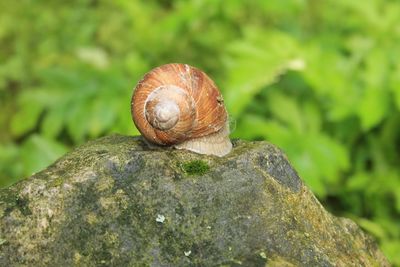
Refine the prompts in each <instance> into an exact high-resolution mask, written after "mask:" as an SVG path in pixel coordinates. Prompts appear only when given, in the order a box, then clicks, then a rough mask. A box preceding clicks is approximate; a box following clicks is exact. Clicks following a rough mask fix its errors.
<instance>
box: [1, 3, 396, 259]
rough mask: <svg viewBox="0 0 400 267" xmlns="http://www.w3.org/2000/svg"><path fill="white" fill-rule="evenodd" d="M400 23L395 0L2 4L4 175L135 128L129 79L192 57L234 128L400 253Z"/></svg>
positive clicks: (25, 172) (27, 171) (15, 175)
mask: <svg viewBox="0 0 400 267" xmlns="http://www.w3.org/2000/svg"><path fill="white" fill-rule="evenodd" d="M399 25H400V5H399V3H398V1H395V0H368V1H355V0H354V1H349V0H327V1H316V0H308V1H298V0H285V1H281V0H274V1H261V0H260V1H255V0H250V1H242V0H231V1H222V0H204V1H186V0H185V1H184V0H182V1H161V0H158V1H157V0H149V1H144V0H143V1H128V0H125V1H124V0H117V1H88V0H79V1H77V0H76V1H68V3H67V2H60V1H48V0H47V1H29V0H21V1H1V2H0V62H1V64H0V129H1V131H0V185H1V186H6V185H9V184H11V183H13V182H15V181H16V180H17V179H20V178H21V177H26V176H29V175H31V174H32V173H33V172H36V171H38V170H40V169H42V168H44V167H45V166H47V165H48V164H50V163H51V162H52V161H54V160H55V159H56V158H58V157H59V156H60V155H62V154H64V153H65V152H66V151H68V150H70V149H71V148H72V147H76V146H77V145H78V144H81V143H83V142H84V141H86V140H88V139H91V138H95V137H98V136H102V135H107V134H110V133H122V134H130V135H134V134H138V132H137V131H136V130H135V129H134V126H133V124H132V122H131V118H130V111H129V108H130V97H131V93H132V92H131V90H132V88H133V87H134V85H135V84H136V82H137V81H138V79H139V78H140V77H141V76H142V75H143V74H144V73H145V72H147V71H148V70H149V69H151V68H153V67H155V66H158V65H161V64H164V63H169V62H184V63H189V64H191V65H194V66H196V67H199V68H201V69H204V70H205V71H206V72H207V73H208V74H209V75H210V76H211V77H213V79H214V80H215V81H216V83H217V85H218V86H219V87H220V88H221V90H222V91H223V94H224V97H225V103H226V105H227V107H228V110H229V112H230V114H231V118H232V121H234V122H235V124H236V129H235V130H234V131H233V133H232V136H233V137H239V138H243V139H249V140H254V139H258V140H259V139H265V140H268V141H270V142H272V143H274V144H276V145H278V146H279V147H280V148H282V149H283V150H284V151H285V152H286V154H287V155H288V157H289V159H290V160H291V162H293V164H294V166H295V168H296V170H298V172H299V175H300V176H301V177H302V179H304V180H305V182H306V183H307V184H308V185H309V186H310V187H311V189H312V190H313V192H314V193H315V194H316V195H317V196H318V197H319V199H320V200H321V201H322V202H323V203H324V205H325V206H326V207H328V208H329V209H330V210H332V211H333V212H334V213H335V214H337V215H341V216H346V217H351V218H352V219H354V220H355V221H356V222H357V223H358V224H359V225H361V226H362V227H363V228H364V229H366V230H367V231H368V232H370V233H372V234H373V235H374V236H375V237H376V238H377V239H378V240H379V242H380V244H381V247H382V249H383V251H384V252H385V253H386V255H387V256H388V257H389V258H390V259H391V261H392V262H393V263H396V264H400V254H399V253H398V251H400V167H399V166H400V112H399V110H400V78H399V77H400V64H399V63H398V62H399V58H400V30H399ZM0 238H1V237H0Z"/></svg>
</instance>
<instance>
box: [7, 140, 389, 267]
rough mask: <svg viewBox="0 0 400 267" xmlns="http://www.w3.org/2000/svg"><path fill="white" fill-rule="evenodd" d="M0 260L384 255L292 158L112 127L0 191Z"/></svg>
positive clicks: (288, 262) (266, 149)
mask: <svg viewBox="0 0 400 267" xmlns="http://www.w3.org/2000/svg"><path fill="white" fill-rule="evenodd" d="M0 266H326V267H328V266H389V264H388V263H387V261H386V259H385V257H384V256H383V254H382V253H381V252H380V251H379V249H378V248H377V246H376V244H375V242H374V241H373V240H372V239H371V238H370V237H368V236H367V235H366V234H365V233H363V232H362V231H361V230H360V228H359V227H358V226H357V225H356V224H355V223H353V222H352V221H350V220H349V219H344V218H336V217H334V216H332V215H331V214H329V213H328V212H327V211H325V210H324V208H323V207H322V206H321V204H320V203H319V202H318V201H317V199H316V198H315V197H314V195H313V194H312V193H311V192H310V190H309V189H307V187H305V186H304V184H303V183H302V181H301V180H300V178H299V177H298V175H297V174H296V171H295V170H294V169H293V168H292V167H291V165H290V163H289V162H288V160H287V158H286V157H285V156H284V155H283V154H282V152H281V151H280V150H279V149H277V148H276V147H274V146H273V145H271V144H269V143H266V142H245V141H234V149H233V151H232V153H230V154H229V155H228V156H226V157H223V158H218V157H214V156H205V155H198V154H194V153H190V152H186V151H180V150H172V149H168V148H154V147H149V146H148V145H147V144H146V143H144V142H143V141H142V139H141V138H139V137H127V136H119V135H115V136H109V137H104V138H101V139H98V140H95V141H92V142H89V143H87V144H86V145H83V146H81V147H79V148H77V149H75V150H74V151H72V152H70V153H68V154H67V155H65V156H64V157H62V158H61V159H59V160H58V161H57V162H55V163H54V164H53V165H51V166H50V167H48V168H47V169H45V170H43V171H41V172H39V173H37V174H35V175H33V176H32V177H30V178H28V179H26V180H23V181H22V182H19V183H18V184H15V185H14V186H12V187H10V188H7V189H3V190H1V191H0Z"/></svg>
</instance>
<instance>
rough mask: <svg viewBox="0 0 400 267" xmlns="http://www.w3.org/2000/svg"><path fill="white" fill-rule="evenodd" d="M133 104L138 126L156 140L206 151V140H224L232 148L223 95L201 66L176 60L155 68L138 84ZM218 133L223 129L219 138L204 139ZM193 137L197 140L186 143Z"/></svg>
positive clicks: (153, 140) (151, 139) (163, 143)
mask: <svg viewBox="0 0 400 267" xmlns="http://www.w3.org/2000/svg"><path fill="white" fill-rule="evenodd" d="M131 104H132V105H131V111H132V117H133V121H134V123H135V125H136V127H137V128H138V129H139V131H140V132H141V134H142V135H143V136H144V137H145V138H146V139H147V140H148V141H150V142H152V143H155V144H159V145H176V147H178V148H185V149H189V150H192V151H195V152H198V153H203V151H201V150H204V149H203V148H202V147H207V146H208V145H207V144H205V143H206V142H209V141H210V142H220V141H218V140H221V141H222V143H224V146H225V147H226V148H225V150H229V151H230V148H231V143H230V141H229V138H228V137H227V136H228V134H229V129H228V128H227V127H228V125H227V120H228V115H227V112H226V109H225V107H224V105H223V98H222V95H221V93H220V92H219V90H218V88H217V86H216V85H215V83H214V82H213V81H212V80H211V79H210V78H209V77H208V76H207V75H206V74H205V73H204V72H202V71H201V70H199V69H197V68H194V67H191V66H189V65H186V64H177V63H176V64H166V65H163V66H160V67H157V68H155V69H153V70H151V71H150V72H148V73H147V74H146V75H145V76H144V77H143V79H142V80H141V81H140V82H139V83H138V85H137V86H136V88H135V90H134V94H133V96H132V103H131ZM216 133H219V135H218V136H217V137H218V138H217V139H215V138H214V139H215V140H217V141H215V140H214V139H211V140H209V141H207V140H206V139H204V138H205V137H207V136H213V134H214V135H215V134H216ZM220 135H224V136H223V138H222V137H221V136H220ZM202 138H203V139H202ZM192 139H193V140H197V141H196V142H197V143H196V142H195V143H194V142H193V141H191V142H189V143H188V144H189V147H185V145H182V144H183V143H185V142H188V141H189V140H192ZM227 140H228V141H229V144H227V142H228V141H227ZM194 146H195V147H196V148H193V147H194ZM228 147H229V148H228ZM205 150H207V149H205ZM204 153H205V154H207V151H205V152H204ZM224 153H225V152H224ZM210 154H221V153H213V152H210Z"/></svg>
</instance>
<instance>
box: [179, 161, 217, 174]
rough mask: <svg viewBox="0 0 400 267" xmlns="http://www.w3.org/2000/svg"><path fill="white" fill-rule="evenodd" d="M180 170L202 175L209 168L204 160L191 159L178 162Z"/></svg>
mask: <svg viewBox="0 0 400 267" xmlns="http://www.w3.org/2000/svg"><path fill="white" fill-rule="evenodd" d="M180 166H181V167H182V170H183V171H184V172H185V173H187V174H188V175H203V174H205V173H206V172H207V171H208V170H209V169H210V166H208V164H207V162H205V161H204V160H192V161H189V162H183V163H181V164H180Z"/></svg>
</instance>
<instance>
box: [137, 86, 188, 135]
mask: <svg viewBox="0 0 400 267" xmlns="http://www.w3.org/2000/svg"><path fill="white" fill-rule="evenodd" d="M193 109H194V101H193V99H192V98H191V97H190V96H189V95H188V94H187V93H186V92H185V91H184V90H183V89H181V88H180V87H177V86H174V85H162V86H160V87H158V88H156V89H155V90H154V91H153V92H151V93H150V94H149V96H148V97H147V99H146V103H145V105H144V111H143V112H144V114H145V116H146V119H147V121H148V122H149V123H150V124H151V125H152V126H153V127H154V128H156V129H159V130H162V131H166V130H169V129H171V128H173V127H174V126H175V125H176V124H177V123H178V121H179V119H180V115H181V114H185V113H190V110H193ZM193 119H194V116H192V120H193ZM192 123H193V122H191V123H190V124H192ZM190 126H191V125H190Z"/></svg>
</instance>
